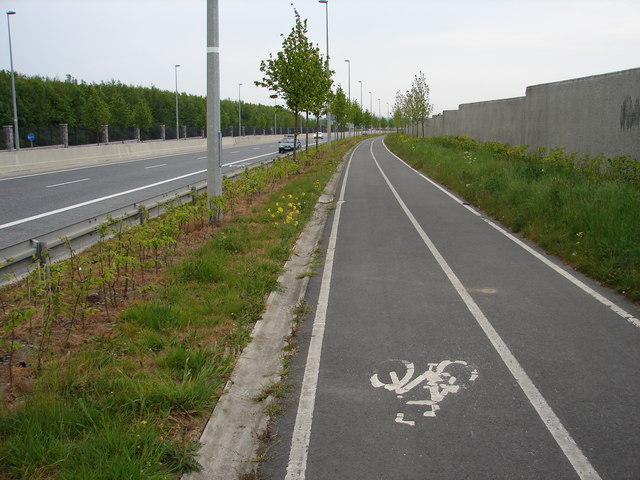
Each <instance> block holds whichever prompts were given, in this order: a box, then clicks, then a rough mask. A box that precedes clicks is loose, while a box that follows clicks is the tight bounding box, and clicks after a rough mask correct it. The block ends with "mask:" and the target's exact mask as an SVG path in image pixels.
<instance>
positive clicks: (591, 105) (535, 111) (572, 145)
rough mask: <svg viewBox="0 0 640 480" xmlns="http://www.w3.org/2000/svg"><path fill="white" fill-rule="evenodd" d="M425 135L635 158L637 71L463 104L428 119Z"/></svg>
mask: <svg viewBox="0 0 640 480" xmlns="http://www.w3.org/2000/svg"><path fill="white" fill-rule="evenodd" d="M415 133H416V132H415V130H414V134H415ZM419 134H420V135H421V134H422V129H420V130H419ZM425 134H426V136H429V137H435V136H441V135H445V136H451V135H470V136H471V137H473V138H475V139H477V140H481V141H498V142H503V143H510V144H513V145H518V144H520V145H524V144H526V145H529V146H530V147H531V148H532V149H536V148H538V147H544V148H547V149H549V148H554V147H561V148H564V149H566V150H567V151H570V152H581V153H589V154H591V155H597V154H599V153H603V154H604V155H606V156H608V157H615V156H618V155H628V156H630V157H632V158H636V159H640V68H634V69H631V70H625V71H621V72H614V73H608V74H604V75H595V76H591V77H584V78H578V79H574V80H566V81H562V82H554V83H547V84H543V85H534V86H530V87H527V89H526V95H525V96H524V97H517V98H509V99H504V100H493V101H488V102H477V103H467V104H462V105H460V107H459V109H458V110H445V111H444V112H443V113H442V115H437V116H435V117H432V118H430V119H429V120H428V121H427V128H426V133H425Z"/></svg>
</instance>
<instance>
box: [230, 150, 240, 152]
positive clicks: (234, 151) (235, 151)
mask: <svg viewBox="0 0 640 480" xmlns="http://www.w3.org/2000/svg"><path fill="white" fill-rule="evenodd" d="M239 151H240V150H234V151H233V152H229V153H238V152H239Z"/></svg>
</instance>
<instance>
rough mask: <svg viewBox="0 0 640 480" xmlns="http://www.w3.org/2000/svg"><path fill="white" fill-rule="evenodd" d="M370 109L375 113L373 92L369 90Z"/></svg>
mask: <svg viewBox="0 0 640 480" xmlns="http://www.w3.org/2000/svg"><path fill="white" fill-rule="evenodd" d="M369 111H370V112H371V115H373V94H372V93H371V92H369Z"/></svg>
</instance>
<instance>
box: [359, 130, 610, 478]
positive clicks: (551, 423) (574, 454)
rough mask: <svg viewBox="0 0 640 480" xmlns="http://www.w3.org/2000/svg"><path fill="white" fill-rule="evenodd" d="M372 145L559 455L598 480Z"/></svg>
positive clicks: (421, 232)
mask: <svg viewBox="0 0 640 480" xmlns="http://www.w3.org/2000/svg"><path fill="white" fill-rule="evenodd" d="M373 143H374V142H371V149H370V150H371V156H372V157H373V161H374V162H375V164H376V165H377V167H378V170H380V174H381V175H382V178H384V180H385V182H386V183H387V186H388V187H389V189H390V190H391V192H392V193H393V196H394V197H396V200H397V201H398V203H399V204H400V207H401V208H402V210H403V211H404V213H405V214H406V215H407V217H408V218H409V221H410V222H411V223H412V224H413V226H414V228H415V229H416V231H417V232H418V235H420V238H422V241H423V242H424V243H425V245H426V246H427V248H428V249H429V251H430V252H431V254H432V255H433V257H434V258H435V259H436V261H437V262H438V264H439V265H440V268H442V270H443V271H444V273H445V274H446V275H447V278H448V279H449V281H450V282H451V284H452V285H453V287H454V288H455V289H456V291H457V292H458V295H460V298H461V299H462V301H463V302H464V303H465V305H466V306H467V309H468V310H469V312H471V314H472V315H473V317H474V318H475V319H476V321H477V322H478V325H480V328H482V330H483V331H484V333H485V335H486V336H487V338H488V339H489V341H490V342H491V345H493V348H494V349H495V350H496V352H498V355H500V358H502V361H503V362H504V364H505V365H506V366H507V368H508V369H509V371H510V372H511V375H513V377H514V378H515V379H516V381H517V382H518V385H520V388H521V389H522V391H523V392H524V394H525V395H526V396H527V398H528V399H529V402H530V403H531V405H533V408H535V410H536V412H538V415H539V416H540V419H541V420H542V422H543V423H544V424H545V426H546V427H547V429H548V430H549V432H550V433H551V435H552V436H553V438H554V439H555V441H556V442H557V443H558V446H559V447H560V448H561V449H562V452H563V453H564V455H565V456H566V457H567V459H568V460H569V462H571V465H573V468H574V470H575V471H576V473H577V474H578V476H579V477H580V478H581V479H582V480H601V477H600V475H598V472H596V471H595V469H594V468H593V466H591V463H590V462H589V460H588V459H587V457H585V456H584V454H583V453H582V451H581V450H580V447H578V445H577V444H576V442H575V441H574V440H573V438H572V437H571V435H570V434H569V432H568V431H567V429H566V428H565V427H564V425H562V422H560V419H559V418H558V416H557V415H556V414H555V412H554V411H553V410H552V409H551V407H550V406H549V404H548V403H547V401H546V400H545V399H544V397H543V396H542V394H541V393H540V391H539V390H538V388H537V387H536V386H535V385H534V383H533V382H532V381H531V379H530V378H529V375H527V372H525V370H524V368H522V366H521V365H520V363H519V362H518V360H517V359H516V357H515V356H514V355H513V353H511V350H509V347H508V346H507V344H506V343H505V342H504V340H502V338H501V337H500V335H498V332H497V331H496V330H495V329H494V328H493V325H491V322H489V319H487V317H486V316H485V315H484V313H483V312H482V310H480V307H478V305H477V304H476V302H475V301H474V300H473V298H471V295H470V294H469V292H468V291H467V290H466V289H465V288H464V286H463V285H462V282H461V281H460V280H459V279H458V277H457V276H456V274H455V273H454V272H453V270H452V269H451V267H450V266H449V264H448V263H447V261H446V260H445V259H444V257H443V256H442V255H441V254H440V252H439V251H438V249H437V248H436V246H435V245H434V243H433V242H432V241H431V239H430V238H429V236H428V235H427V234H426V232H425V231H424V230H423V229H422V227H421V226H420V224H419V223H418V221H417V220H416V218H415V217H414V216H413V214H412V213H411V211H410V210H409V208H408V207H407V205H406V204H405V203H404V201H403V200H402V198H401V197H400V195H399V194H398V192H397V191H396V189H395V188H394V187H393V185H392V184H391V182H390V181H389V178H388V177H387V176H386V175H385V173H384V171H383V170H382V167H381V166H380V164H379V163H378V160H377V159H376V157H375V155H374V154H373Z"/></svg>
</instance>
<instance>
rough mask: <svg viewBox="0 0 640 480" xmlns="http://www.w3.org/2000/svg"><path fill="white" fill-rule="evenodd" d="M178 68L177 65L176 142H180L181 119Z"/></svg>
mask: <svg viewBox="0 0 640 480" xmlns="http://www.w3.org/2000/svg"><path fill="white" fill-rule="evenodd" d="M178 67H180V65H176V66H175V67H174V70H175V72H176V140H180V117H179V113H178Z"/></svg>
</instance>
